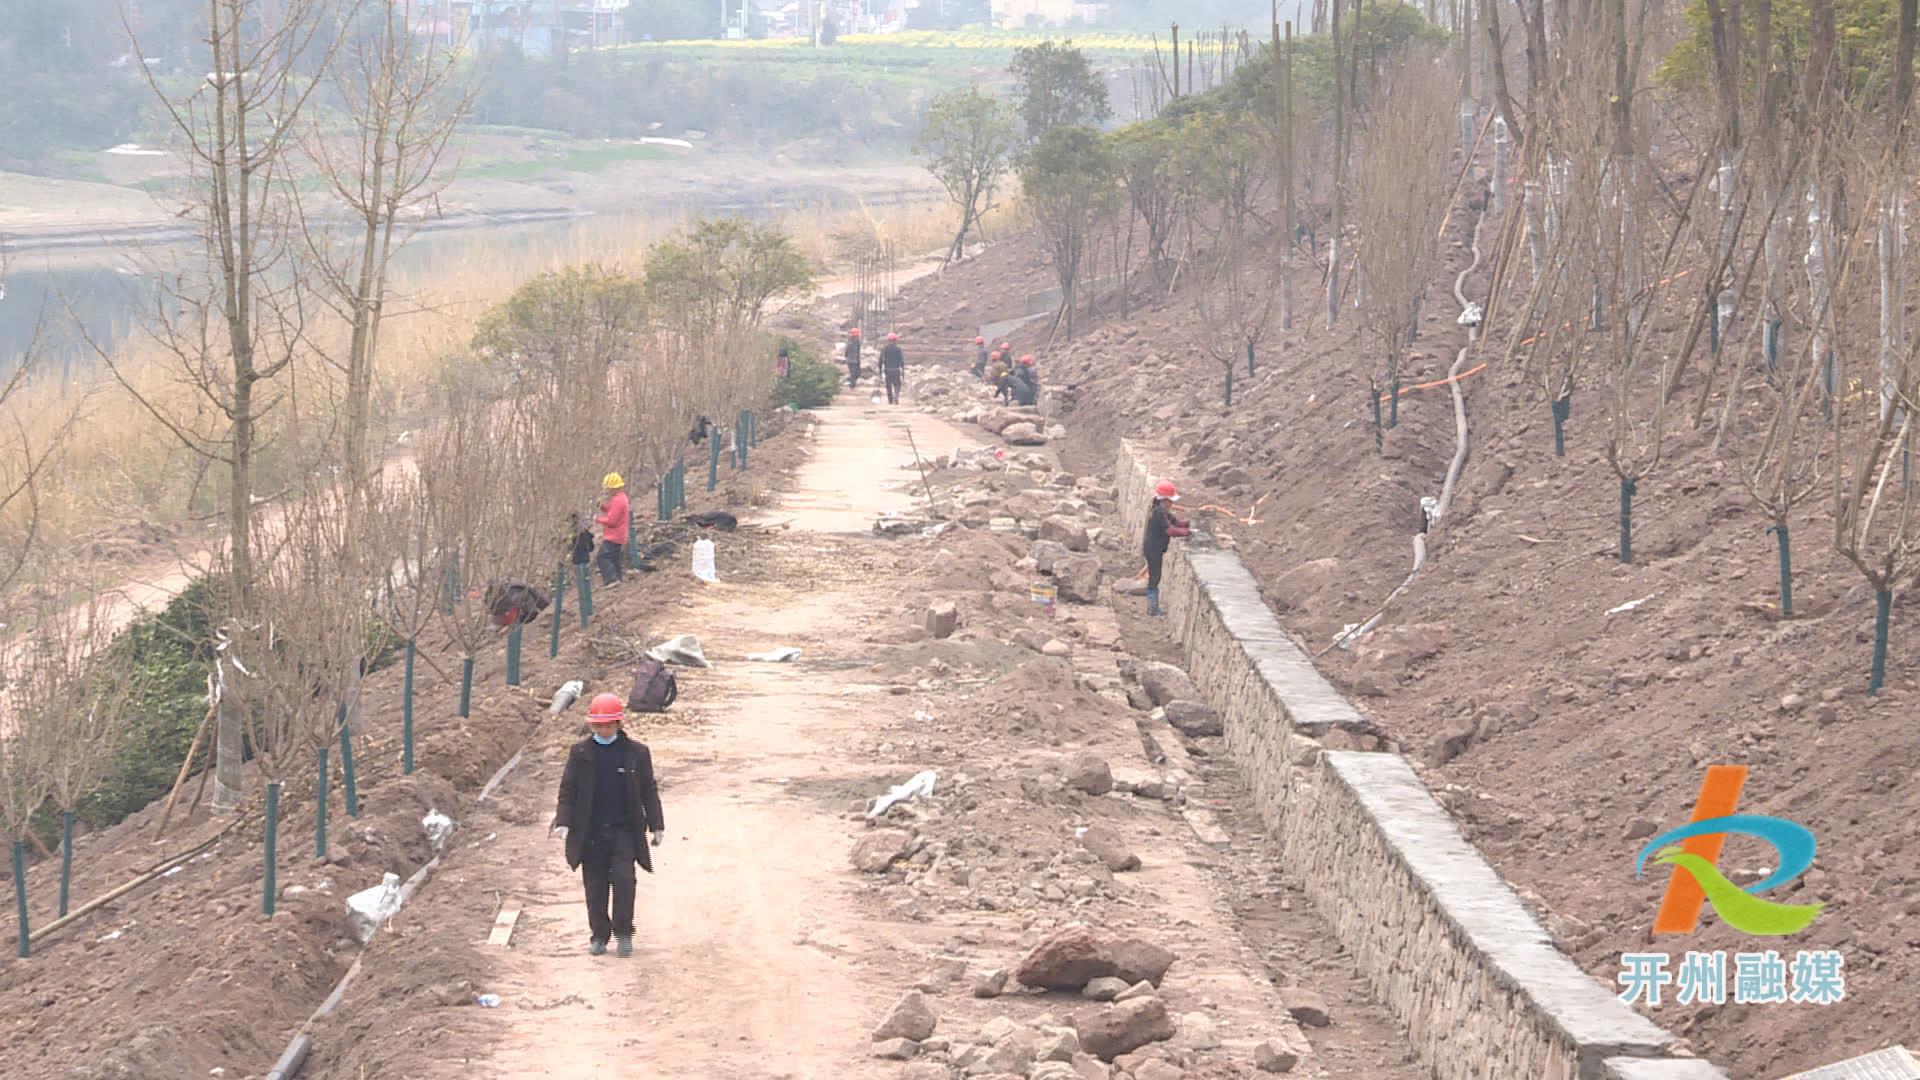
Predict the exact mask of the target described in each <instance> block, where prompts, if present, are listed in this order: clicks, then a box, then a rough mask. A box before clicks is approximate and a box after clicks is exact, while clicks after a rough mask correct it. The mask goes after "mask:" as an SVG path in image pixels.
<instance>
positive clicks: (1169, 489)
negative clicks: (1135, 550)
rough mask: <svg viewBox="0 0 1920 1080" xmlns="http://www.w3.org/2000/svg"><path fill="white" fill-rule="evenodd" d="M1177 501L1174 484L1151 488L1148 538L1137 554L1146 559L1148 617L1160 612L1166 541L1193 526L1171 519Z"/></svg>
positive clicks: (1176, 490) (1158, 485) (1170, 482)
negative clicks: (1161, 568) (1161, 576)
mask: <svg viewBox="0 0 1920 1080" xmlns="http://www.w3.org/2000/svg"><path fill="white" fill-rule="evenodd" d="M1179 501H1180V492H1179V490H1178V489H1177V488H1175V487H1174V486H1173V481H1171V480H1162V481H1160V482H1159V483H1158V484H1156V485H1154V488H1153V509H1152V510H1151V511H1149V512H1148V514H1147V535H1146V537H1145V539H1144V540H1142V542H1141V544H1140V553H1141V554H1142V555H1145V556H1146V557H1147V614H1148V615H1154V616H1158V615H1160V614H1162V612H1161V611H1160V563H1161V560H1163V559H1165V558H1166V557H1167V547H1168V542H1169V540H1170V539H1171V538H1173V537H1179V536H1186V535H1187V534H1188V533H1189V532H1191V531H1192V527H1191V526H1190V525H1188V523H1187V522H1186V521H1183V520H1182V519H1180V518H1177V517H1174V516H1173V504H1174V503H1177V502H1179Z"/></svg>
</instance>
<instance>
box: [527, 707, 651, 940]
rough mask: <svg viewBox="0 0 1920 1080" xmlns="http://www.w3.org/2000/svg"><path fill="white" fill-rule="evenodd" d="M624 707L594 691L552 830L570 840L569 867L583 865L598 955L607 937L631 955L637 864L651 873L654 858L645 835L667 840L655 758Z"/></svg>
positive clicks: (590, 925) (589, 919)
mask: <svg viewBox="0 0 1920 1080" xmlns="http://www.w3.org/2000/svg"><path fill="white" fill-rule="evenodd" d="M625 711H626V710H625V704H624V703H623V702H622V701H621V700H620V698H619V697H618V696H617V695H614V694H598V695H595V697H594V699H593V703H592V704H590V705H588V706H587V730H588V731H589V734H588V736H587V737H586V738H584V739H581V740H580V741H579V742H577V743H575V744H573V749H572V750H570V751H568V753H567V767H566V771H565V772H563V773H561V775H560V801H559V805H558V806H557V807H556V808H555V809H554V812H553V831H554V832H557V833H559V834H560V839H561V840H563V841H565V843H566V845H567V866H568V867H569V868H570V869H577V870H579V871H580V879H581V881H583V882H584V883H585V884H586V890H587V928H588V930H589V932H590V933H591V934H592V937H591V940H590V942H589V944H588V947H587V951H588V952H590V953H592V954H593V955H595V956H600V955H603V954H604V953H605V952H606V951H607V942H608V941H609V940H618V942H619V948H618V953H619V955H621V956H632V955H633V893H634V881H635V874H634V872H633V868H634V865H635V864H638V865H639V866H640V867H641V868H642V869H644V870H645V871H646V872H647V873H649V874H651V873H653V855H652V852H651V850H650V849H649V846H648V844H647V843H645V842H644V841H643V840H642V839H641V835H642V834H643V833H645V834H650V835H651V838H652V841H653V843H652V847H659V846H660V842H661V841H662V840H665V839H666V833H665V831H664V830H665V829H666V818H665V817H664V816H663V815H662V814H661V813H660V789H659V787H658V786H657V785H656V784H655V783H654V780H653V755H652V754H651V753H650V752H649V751H648V750H647V746H646V744H645V743H643V742H640V741H639V740H637V739H633V738H629V737H628V736H627V734H626V732H624V731H621V730H620V718H621V716H622V714H623V713H624V712H625ZM609 893H611V899H612V901H613V903H612V909H611V910H609V909H608V903H607V901H608V899H609Z"/></svg>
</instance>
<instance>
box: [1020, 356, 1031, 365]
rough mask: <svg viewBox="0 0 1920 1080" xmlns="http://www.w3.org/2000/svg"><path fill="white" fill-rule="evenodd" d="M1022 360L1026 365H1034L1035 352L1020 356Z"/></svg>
mask: <svg viewBox="0 0 1920 1080" xmlns="http://www.w3.org/2000/svg"><path fill="white" fill-rule="evenodd" d="M1020 362H1021V363H1023V364H1025V365H1027V366H1028V367H1032V366H1033V354H1032V353H1028V354H1027V355H1025V356H1023V357H1021V358H1020Z"/></svg>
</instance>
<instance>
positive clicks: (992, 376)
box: [987, 352, 1011, 401]
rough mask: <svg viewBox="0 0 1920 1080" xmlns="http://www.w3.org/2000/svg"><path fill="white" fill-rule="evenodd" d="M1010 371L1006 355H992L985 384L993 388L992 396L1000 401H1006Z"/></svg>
mask: <svg viewBox="0 0 1920 1080" xmlns="http://www.w3.org/2000/svg"><path fill="white" fill-rule="evenodd" d="M1010 370H1011V368H1010V366H1009V364H1008V362H1007V357H1006V354H1004V353H999V352H996V353H994V354H993V357H992V359H991V361H990V362H989V366H988V367H987V384H988V385H990V386H992V387H993V396H994V397H997V398H999V399H1000V400H1002V401H1006V400H1008V398H1007V394H1008V392H1009V388H1008V386H1007V375H1008V373H1009V371H1010Z"/></svg>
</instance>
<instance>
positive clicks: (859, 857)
mask: <svg viewBox="0 0 1920 1080" xmlns="http://www.w3.org/2000/svg"><path fill="white" fill-rule="evenodd" d="M912 840H913V837H912V836H911V835H910V834H909V833H907V832H906V830H904V829H875V830H873V831H872V832H870V833H868V834H867V835H865V836H863V837H861V838H860V839H859V840H858V841H857V842H856V843H855V844H854V845H853V852H852V853H851V854H850V855H849V856H848V861H849V862H851V863H853V868H854V869H855V870H858V871H860V872H861V873H863V874H879V873H884V872H885V871H886V869H887V868H888V867H890V866H892V865H893V863H894V860H895V859H898V858H900V857H901V856H903V855H905V854H906V853H907V845H908V844H909V843H911V842H912ZM908 1038H914V1039H918V1038H924V1036H918V1035H911V1036H908Z"/></svg>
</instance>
